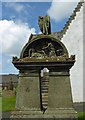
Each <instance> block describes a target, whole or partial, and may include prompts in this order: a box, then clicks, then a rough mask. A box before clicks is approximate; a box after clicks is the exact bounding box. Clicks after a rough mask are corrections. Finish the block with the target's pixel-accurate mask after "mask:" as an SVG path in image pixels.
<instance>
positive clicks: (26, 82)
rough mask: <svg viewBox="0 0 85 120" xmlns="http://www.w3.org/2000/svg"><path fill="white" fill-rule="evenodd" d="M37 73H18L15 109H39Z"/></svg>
mask: <svg viewBox="0 0 85 120" xmlns="http://www.w3.org/2000/svg"><path fill="white" fill-rule="evenodd" d="M39 82H40V81H39V73H36V72H35V73H29V72H25V73H20V74H19V82H18V91H17V97H16V109H19V110H40V85H39V84H40V83H39Z"/></svg>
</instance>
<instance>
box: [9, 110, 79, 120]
mask: <svg viewBox="0 0 85 120" xmlns="http://www.w3.org/2000/svg"><path fill="white" fill-rule="evenodd" d="M10 118H11V119H12V118H13V119H14V120H15V119H19V118H20V120H21V119H26V118H27V120H66V119H67V120H78V118H77V112H76V111H75V110H74V109H73V108H56V109H47V110H46V111H45V112H44V113H43V111H14V112H12V113H11V116H10Z"/></svg>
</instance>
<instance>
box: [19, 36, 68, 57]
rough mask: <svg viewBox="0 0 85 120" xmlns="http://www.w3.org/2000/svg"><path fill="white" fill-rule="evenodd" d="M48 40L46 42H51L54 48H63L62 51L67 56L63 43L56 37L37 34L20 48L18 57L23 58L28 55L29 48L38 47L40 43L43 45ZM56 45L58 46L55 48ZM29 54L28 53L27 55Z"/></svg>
mask: <svg viewBox="0 0 85 120" xmlns="http://www.w3.org/2000/svg"><path fill="white" fill-rule="evenodd" d="M46 42H48V43H52V44H53V45H54V48H55V49H56V50H57V49H59V47H60V48H61V49H62V50H63V53H64V54H66V55H67V56H68V51H67V49H66V47H65V45H64V44H63V43H62V42H61V41H60V40H58V39H56V38H54V37H52V36H50V35H49V36H48V35H41V36H37V37H35V38H34V39H31V41H30V42H28V43H27V44H26V45H25V46H24V47H23V49H22V51H21V54H20V58H25V57H27V55H28V51H29V49H30V48H32V47H33V48H37V49H38V48H40V46H41V44H42V46H41V47H43V46H44V44H45V43H46ZM57 47H58V48H57ZM28 56H29V55H28Z"/></svg>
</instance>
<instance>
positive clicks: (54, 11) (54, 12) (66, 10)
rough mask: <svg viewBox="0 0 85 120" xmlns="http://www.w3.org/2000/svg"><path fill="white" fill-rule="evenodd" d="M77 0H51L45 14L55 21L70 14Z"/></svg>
mask: <svg viewBox="0 0 85 120" xmlns="http://www.w3.org/2000/svg"><path fill="white" fill-rule="evenodd" d="M78 1H79V0H76V1H75V2H74V0H70V1H69V2H67V0H63V1H62V0H57V1H56V0H53V2H52V4H51V7H50V8H49V9H48V11H47V14H48V15H49V16H50V17H51V18H52V19H53V20H55V21H57V22H58V21H60V20H63V19H65V18H67V17H68V16H70V15H71V14H72V12H73V10H74V9H75V7H76V6H77V2H78Z"/></svg>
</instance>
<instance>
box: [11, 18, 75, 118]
mask: <svg viewBox="0 0 85 120" xmlns="http://www.w3.org/2000/svg"><path fill="white" fill-rule="evenodd" d="M38 24H39V26H40V29H41V31H42V34H39V35H31V36H30V38H29V41H28V42H27V43H26V45H25V46H24V47H23V49H22V51H21V54H20V58H17V57H13V61H12V63H13V64H14V66H15V67H16V68H17V69H18V70H19V82H18V91H17V96H16V111H14V112H13V113H12V116H11V117H14V118H16V117H18V118H28V119H30V118H34V119H35V118H37V119H38V118H39V119H44V118H46V120H47V119H49V118H50V119H52V120H55V119H66V118H67V119H69V120H70V119H71V120H73V119H75V120H76V119H77V113H76V111H75V110H74V108H73V101H72V94H71V85H70V69H71V67H72V66H73V65H74V63H75V55H71V56H70V57H69V53H68V51H67V49H66V47H65V45H64V44H63V43H62V42H61V41H60V40H59V39H58V38H55V37H53V36H52V35H51V25H50V17H49V16H44V17H39V19H38ZM45 68H46V69H48V70H49V72H46V71H43V70H44V69H45ZM42 71H43V76H42V75H41V74H42V73H41V72H42Z"/></svg>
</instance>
